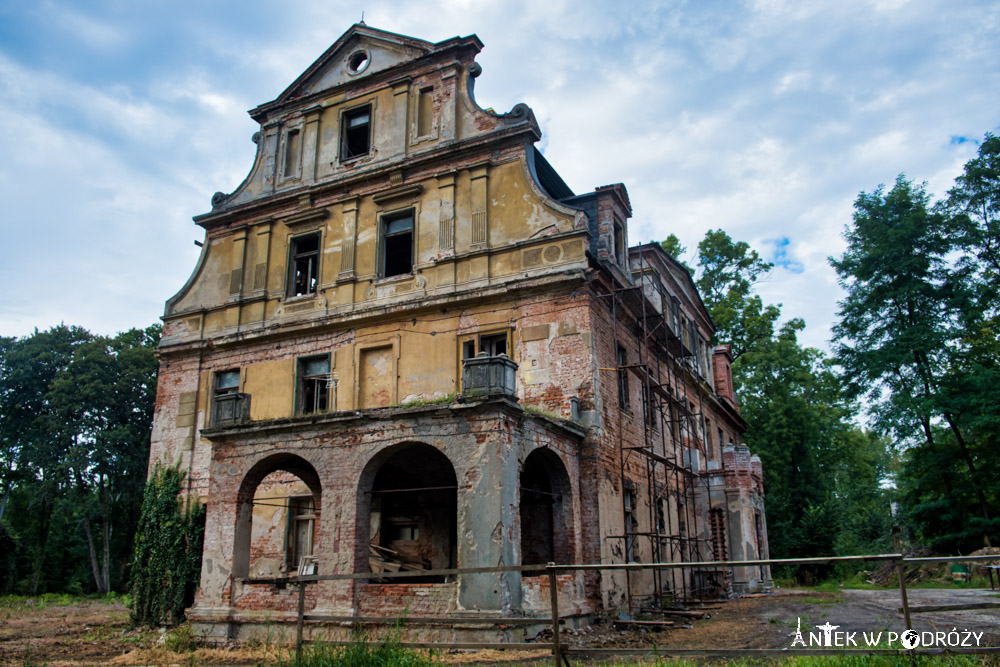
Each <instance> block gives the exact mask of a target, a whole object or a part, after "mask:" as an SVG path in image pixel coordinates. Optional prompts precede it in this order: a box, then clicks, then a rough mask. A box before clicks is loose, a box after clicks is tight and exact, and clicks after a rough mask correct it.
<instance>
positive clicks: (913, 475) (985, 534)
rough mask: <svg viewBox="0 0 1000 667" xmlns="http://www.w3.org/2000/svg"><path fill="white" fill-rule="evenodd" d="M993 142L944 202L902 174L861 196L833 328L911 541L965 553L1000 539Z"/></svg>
mask: <svg viewBox="0 0 1000 667" xmlns="http://www.w3.org/2000/svg"><path fill="white" fill-rule="evenodd" d="M998 184H1000V141H998V140H997V139H996V138H995V137H992V136H990V135H987V137H986V140H985V141H984V142H983V144H982V145H981V146H980V155H979V157H977V158H975V159H973V160H971V161H970V162H969V163H968V164H967V165H966V168H965V173H964V174H963V175H962V176H960V177H959V178H958V179H957V185H956V187H955V188H953V189H952V190H951V191H950V192H949V198H948V200H947V201H946V202H942V203H939V204H938V205H935V206H931V203H930V195H929V194H927V192H926V190H925V189H924V187H923V186H918V185H914V184H913V183H912V182H910V181H908V180H907V179H906V178H904V177H903V176H900V177H899V178H897V179H896V183H895V185H894V186H893V188H892V189H891V190H889V191H888V192H886V191H885V189H884V188H883V187H881V186H880V187H879V188H878V189H876V190H875V191H874V192H872V193H865V192H862V193H861V194H860V195H859V196H858V199H857V200H856V202H855V212H854V222H853V225H852V226H850V227H849V228H848V229H847V232H846V233H845V238H846V239H847V242H848V247H847V250H846V251H845V252H844V254H843V256H842V257H841V258H839V259H831V264H832V265H833V267H834V268H835V269H836V270H837V273H838V275H839V276H840V281H841V285H842V286H843V287H844V289H845V291H846V292H847V296H846V298H845V299H844V300H843V301H841V303H840V322H839V323H838V324H837V326H836V327H835V328H834V333H835V335H836V339H837V347H836V354H837V359H838V362H839V364H840V365H841V367H842V368H843V377H844V378H845V381H846V387H847V389H848V391H849V393H850V395H851V396H853V397H857V398H859V399H862V400H864V401H865V402H866V404H867V405H868V413H869V415H870V418H871V420H872V424H873V425H874V426H875V427H876V428H877V429H878V430H879V431H881V432H882V433H884V434H886V435H887V436H891V437H892V438H893V439H894V441H895V444H896V447H897V449H898V450H899V451H901V452H902V454H901V462H902V467H901V469H900V474H899V486H900V489H901V491H902V494H901V499H902V501H903V503H902V506H903V511H904V515H905V517H906V519H907V520H908V521H907V523H910V524H912V525H914V526H915V527H916V528H917V534H916V537H917V538H918V539H921V540H923V541H925V542H927V543H928V544H929V545H931V546H933V547H935V548H937V549H940V550H942V551H949V552H950V551H956V550H957V551H968V550H972V549H975V548H977V547H978V546H981V545H982V544H983V543H984V542H989V540H991V539H993V540H995V539H997V538H998V537H1000V518H998V515H1000V480H998V478H997V476H996V474H995V470H996V467H997V465H998V464H1000V456H998V454H997V447H996V445H997V444H998V436H1000V414H998V412H997V410H996V407H995V403H996V401H995V392H996V387H997V386H1000V384H998V383H1000V364H998V361H1000V343H998V338H997V335H996V332H997V324H998V322H1000V319H998V315H1000V299H998V296H997V295H998V290H997V280H996V276H997V271H996V264H995V261H996V259H997V255H996V250H997V240H998V235H997V231H998V230H997V217H996V213H997V210H998V209H997V206H998V203H997V202H1000V187H998Z"/></svg>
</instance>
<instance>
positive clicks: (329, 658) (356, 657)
mask: <svg viewBox="0 0 1000 667" xmlns="http://www.w3.org/2000/svg"><path fill="white" fill-rule="evenodd" d="M435 664H437V663H436V661H435V660H434V657H433V655H431V656H426V655H424V654H423V653H420V652H418V651H414V650H412V649H408V648H406V647H404V646H402V645H401V644H400V643H399V631H398V629H394V630H393V631H392V632H390V634H389V636H387V637H386V638H385V639H383V640H382V641H379V642H373V641H371V640H370V639H369V638H368V636H367V635H365V634H363V633H360V634H357V635H355V637H354V639H353V640H352V641H351V642H350V643H349V644H346V645H344V646H332V645H330V644H322V643H317V644H311V645H309V646H306V647H305V648H304V649H303V651H302V658H301V659H295V658H294V657H293V658H292V659H291V660H288V661H284V660H279V661H278V666H279V667H332V666H334V665H336V666H337V667H427V666H428V665H435Z"/></svg>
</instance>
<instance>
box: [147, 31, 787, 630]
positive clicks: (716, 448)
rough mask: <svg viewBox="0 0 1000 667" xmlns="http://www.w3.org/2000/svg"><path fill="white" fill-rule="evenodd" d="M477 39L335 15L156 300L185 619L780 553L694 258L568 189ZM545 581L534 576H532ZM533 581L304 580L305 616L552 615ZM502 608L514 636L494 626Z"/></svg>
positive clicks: (159, 457) (351, 588) (568, 607)
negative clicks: (200, 526)
mask: <svg viewBox="0 0 1000 667" xmlns="http://www.w3.org/2000/svg"><path fill="white" fill-rule="evenodd" d="M482 46H483V45H482V43H481V42H480V41H479V39H478V38H477V37H475V36H470V37H461V38H459V37H456V38H453V39H448V40H445V41H442V42H439V43H430V42H425V41H422V40H419V39H413V38H411V37H404V36H402V35H397V34H393V33H389V32H385V31H382V30H376V29H373V28H370V27H368V26H366V25H364V24H363V23H361V24H357V25H355V26H353V27H351V29H350V30H348V31H347V32H346V33H345V34H344V35H343V36H342V37H340V39H338V40H337V41H336V43H334V44H333V46H331V47H330V49H329V50H327V51H326V53H324V54H323V55H322V56H321V57H320V58H319V59H318V60H317V61H316V62H315V63H313V64H312V65H311V66H310V67H309V68H308V69H307V70H306V71H305V72H304V73H303V74H302V75H301V76H300V77H299V78H298V79H297V80H296V81H295V82H294V83H292V84H291V86H289V87H288V89H287V90H285V91H284V92H283V93H281V95H280V96H278V98H277V99H275V100H274V101H272V102H268V103H266V104H263V105H261V106H259V107H257V108H255V109H253V110H252V111H251V112H250V115H251V116H252V117H253V119H254V120H256V121H257V122H258V123H260V131H259V132H257V133H256V134H254V136H253V141H254V142H255V143H256V145H257V154H256V158H255V160H254V164H253V166H252V168H251V169H250V173H249V175H248V176H247V178H246V180H245V181H244V182H243V183H242V184H240V185H239V187H237V188H236V190H235V191H234V192H232V193H231V194H223V193H221V192H220V193H216V194H215V196H213V197H212V210H211V212H209V213H205V214H203V215H199V216H197V217H196V218H195V222H196V223H197V224H198V225H200V226H201V227H203V228H204V229H205V241H204V247H203V249H202V252H201V257H200V258H199V260H198V263H197V266H196V267H195V268H194V271H193V273H192V274H191V277H190V279H189V280H188V281H187V283H186V284H185V285H184V286H183V287H182V288H181V290H180V291H179V292H178V293H177V294H176V295H175V296H174V297H172V298H171V299H170V300H169V301H167V304H166V313H165V315H164V318H163V319H164V322H165V325H164V336H163V340H162V343H161V344H160V350H159V354H160V375H159V387H158V393H157V399H156V417H155V423H154V429H153V436H152V454H151V466H152V465H153V464H155V463H157V462H162V463H164V464H166V465H175V464H177V463H178V462H180V465H181V467H182V468H183V470H185V471H186V473H187V478H186V484H187V493H188V495H189V498H191V499H195V500H197V501H200V502H201V503H204V504H205V505H206V506H207V520H206V521H207V524H206V528H205V547H204V553H203V561H202V572H201V585H200V588H199V590H198V593H197V596H196V600H195V603H194V607H193V608H192V609H191V610H190V612H189V618H190V619H191V620H192V622H193V623H194V624H195V626H196V627H197V628H198V629H199V630H200V631H201V632H204V633H205V634H206V635H208V636H209V637H212V638H216V639H225V638H241V637H246V636H249V635H250V634H251V633H253V632H254V631H255V629H259V628H261V627H263V625H264V624H265V623H271V624H273V623H275V622H281V621H282V619H286V620H290V619H294V617H295V609H296V605H297V594H296V593H295V587H294V586H287V587H283V586H282V585H280V584H275V583H268V582H263V583H262V582H256V581H254V580H255V579H276V578H281V577H286V576H291V575H295V574H296V573H297V572H298V571H299V569H300V568H303V569H302V571H303V572H315V573H317V574H334V573H352V572H355V573H364V572H375V573H378V572H386V571H392V570H399V569H404V570H433V569H442V568H473V567H483V566H496V565H518V564H544V563H546V562H550V561H551V562H556V563H624V562H627V561H636V562H693V561H719V560H727V559H729V560H739V559H753V558H758V557H761V558H764V557H767V529H766V523H765V520H764V505H763V503H764V501H763V482H762V473H761V467H760V460H759V459H758V458H756V457H754V456H751V455H750V452H749V451H748V450H747V448H746V447H745V446H743V445H742V443H741V434H742V432H743V430H744V428H745V425H744V422H743V421H742V419H741V418H740V414H739V410H738V406H737V401H736V397H735V396H734V395H733V387H732V379H731V375H730V371H729V363H730V360H731V358H730V356H729V353H728V348H727V347H725V346H720V347H715V348H713V347H712V346H711V344H710V341H711V339H712V334H713V325H712V322H711V320H710V319H709V316H708V314H707V312H706V310H705V308H704V306H703V304H702V302H701V299H700V298H699V296H698V294H697V292H696V290H695V287H694V284H693V282H692V280H691V276H690V275H689V274H688V272H687V271H686V270H685V269H684V268H683V267H682V266H681V265H680V264H678V263H677V262H676V261H674V260H673V259H671V258H670V257H669V256H668V255H667V254H666V253H664V252H663V251H662V250H661V249H660V247H659V246H658V245H656V244H647V245H639V246H635V247H631V248H629V246H628V220H629V218H630V216H631V207H630V204H629V197H628V193H627V192H626V190H625V186H624V185H622V184H614V185H607V186H602V187H598V188H596V189H595V190H594V191H592V192H586V193H583V194H575V193H573V192H572V191H571V190H570V188H569V187H567V185H566V184H565V183H564V182H563V180H562V179H561V178H560V177H559V174H557V173H556V171H555V170H554V169H553V168H552V166H550V165H549V163H548V162H547V161H546V159H545V158H544V157H543V156H542V154H541V153H540V152H539V151H538V150H537V149H536V148H535V142H536V141H538V140H539V138H540V136H541V132H540V130H539V127H538V125H537V123H536V121H535V117H534V115H533V114H532V111H531V109H529V108H528V107H527V106H526V105H524V104H518V105H516V106H515V107H514V108H513V109H512V110H511V111H509V112H508V113H502V114H497V113H494V112H493V111H492V110H490V109H483V108H481V107H480V106H479V105H478V103H477V102H476V99H475V97H474V94H473V91H474V83H475V79H476V77H477V76H479V74H480V72H481V68H480V66H479V65H478V64H477V63H476V62H475V57H476V54H477V53H478V52H479V51H480V49H481V48H482ZM558 584H559V591H558V595H559V600H560V608H561V609H563V610H565V613H566V614H568V615H569V616H570V622H573V621H574V620H575V621H576V622H585V621H587V619H588V617H590V616H592V615H594V614H597V613H601V612H615V611H617V610H620V609H625V608H637V607H638V606H639V605H642V606H649V605H655V604H660V603H666V602H670V603H674V602H676V601H683V600H687V599H692V598H696V597H702V596H717V595H720V594H728V593H732V592H736V593H739V592H744V591H752V590H757V589H760V588H762V587H766V586H768V585H769V584H770V582H769V573H768V571H767V569H766V568H758V567H737V568H728V569H727V568H724V567H718V568H711V567H707V568H698V569H694V568H691V569H679V570H673V571H659V572H653V571H644V572H641V573H632V574H630V575H628V576H626V575H625V574H624V573H622V572H617V573H616V572H604V573H600V574H598V573H588V574H583V573H576V574H566V575H560V577H559V580H558ZM543 588H544V592H543ZM548 605H549V592H548V580H547V579H546V577H544V576H539V575H538V574H537V573H533V572H526V573H517V572H513V573H502V574H497V573H489V574H463V575H458V576H455V575H448V576H436V577H435V576H427V577H422V578H417V579H399V580H388V579H382V580H380V579H379V578H378V577H377V576H373V577H371V578H361V579H355V580H350V581H336V582H329V581H327V582H322V583H320V584H315V585H311V586H309V587H308V595H307V599H306V606H307V611H308V613H315V614H328V615H342V616H343V615H360V616H373V615H392V614H397V613H402V612H403V611H404V610H406V613H408V614H410V615H413V616H428V615H434V614H438V615H441V614H450V615H456V614H459V615H461V614H465V615H468V616H476V615H478V616H486V617H515V616H529V617H530V616H536V615H537V616H543V615H545V614H546V613H547V610H548ZM508 632H514V631H508Z"/></svg>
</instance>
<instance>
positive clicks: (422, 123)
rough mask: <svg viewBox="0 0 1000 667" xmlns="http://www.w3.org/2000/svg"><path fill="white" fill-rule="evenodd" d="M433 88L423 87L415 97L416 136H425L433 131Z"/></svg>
mask: <svg viewBox="0 0 1000 667" xmlns="http://www.w3.org/2000/svg"><path fill="white" fill-rule="evenodd" d="M433 92H434V89H433V88H424V89H423V90H421V91H420V92H419V93H418V97H417V136H418V137H427V136H430V135H431V133H432V132H433V131H434V96H433V94H432V93H433Z"/></svg>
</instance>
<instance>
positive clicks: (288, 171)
mask: <svg viewBox="0 0 1000 667" xmlns="http://www.w3.org/2000/svg"><path fill="white" fill-rule="evenodd" d="M301 136H302V135H300V134H299V131H298V130H289V131H288V134H287V135H285V176H295V175H296V174H298V173H299V160H300V159H301V155H302V139H301Z"/></svg>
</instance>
